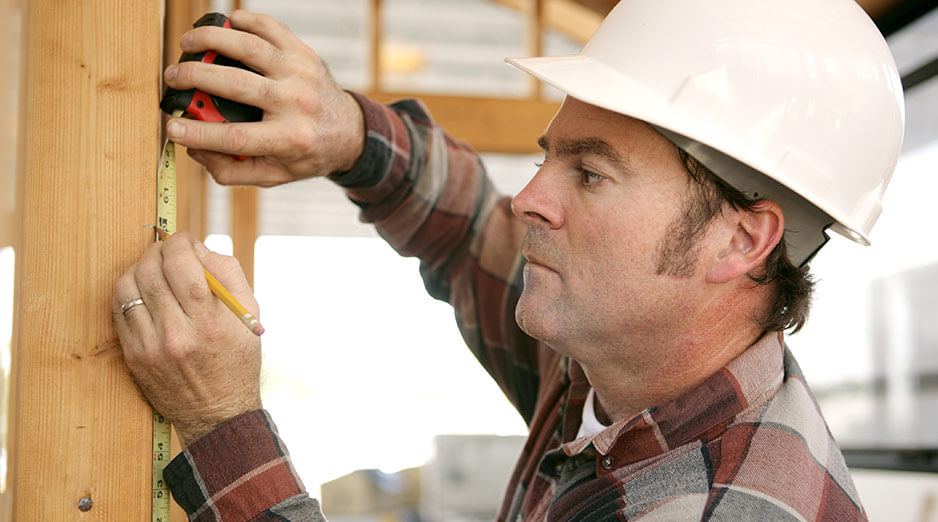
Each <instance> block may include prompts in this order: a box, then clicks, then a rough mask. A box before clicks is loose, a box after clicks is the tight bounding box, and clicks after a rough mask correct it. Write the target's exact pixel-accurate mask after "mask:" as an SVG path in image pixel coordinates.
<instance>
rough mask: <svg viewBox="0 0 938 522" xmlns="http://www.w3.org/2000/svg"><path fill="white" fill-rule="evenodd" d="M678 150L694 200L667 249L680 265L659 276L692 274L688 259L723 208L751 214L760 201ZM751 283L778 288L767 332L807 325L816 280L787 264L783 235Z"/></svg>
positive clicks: (765, 323) (752, 275)
mask: <svg viewBox="0 0 938 522" xmlns="http://www.w3.org/2000/svg"><path fill="white" fill-rule="evenodd" d="M675 148H676V149H677V153H678V157H679V158H680V160H681V163H682V164H683V165H684V168H685V169H686V170H687V173H688V175H689V176H690V179H691V180H693V181H694V182H695V183H694V188H693V189H692V191H691V197H690V198H689V201H687V202H686V203H685V209H684V212H683V216H684V217H683V218H682V219H681V220H680V221H679V222H677V223H675V224H674V225H672V227H674V229H673V230H671V232H672V233H674V234H675V237H676V240H675V241H673V242H672V241H669V242H668V243H669V246H668V247H667V248H665V249H664V250H663V254H664V255H668V256H670V257H672V258H673V259H674V260H677V262H674V263H672V262H671V261H668V263H665V262H664V260H663V259H662V264H661V265H659V272H662V273H664V272H667V273H670V274H673V275H680V274H681V270H682V269H683V270H687V267H688V266H691V267H692V266H693V262H692V261H691V264H690V265H688V260H692V259H694V258H696V252H695V251H694V246H693V245H694V244H696V240H697V238H698V237H699V236H700V235H701V234H702V233H703V232H704V231H705V230H706V227H707V225H708V224H709V223H710V222H711V221H712V220H713V218H714V217H716V215H717V214H718V213H719V212H721V211H722V208H723V204H724V203H728V204H730V205H732V206H733V208H735V209H741V210H745V211H752V209H753V207H754V205H755V204H756V203H757V202H758V200H754V199H751V198H749V197H747V196H746V195H744V194H743V193H742V192H740V191H738V190H736V189H735V188H733V187H731V186H729V185H728V184H726V182H724V181H723V180H722V179H720V178H719V177H718V176H717V175H716V174H714V173H713V172H712V171H711V170H710V169H708V168H707V167H705V166H703V165H701V164H700V162H698V161H697V160H696V159H695V158H694V157H693V156H691V155H690V154H688V153H687V152H685V151H684V150H682V149H680V148H677V147H675ZM672 243H673V244H672ZM679 252H685V253H686V254H679ZM691 269H692V268H691ZM749 279H751V280H752V281H753V282H754V283H755V284H757V285H771V286H772V287H773V289H774V292H773V298H772V302H771V303H770V305H769V309H768V311H767V312H766V314H765V317H763V318H762V319H761V321H760V322H761V324H762V327H763V328H764V329H765V330H766V331H780V330H787V329H789V328H791V329H792V333H795V332H797V331H798V330H800V329H801V327H803V326H804V323H805V321H807V319H808V311H809V309H810V307H811V294H812V292H813V290H814V279H813V278H812V277H811V274H810V273H808V267H807V265H805V266H802V267H800V268H799V267H796V266H795V265H793V264H792V262H791V260H789V259H788V254H787V247H786V245H785V236H784V234H783V235H782V239H781V240H780V241H779V242H778V244H777V245H775V248H774V249H773V250H772V252H771V253H769V255H768V257H767V258H766V260H765V264H764V265H763V267H762V268H761V269H760V270H758V271H754V272H752V273H750V274H749Z"/></svg>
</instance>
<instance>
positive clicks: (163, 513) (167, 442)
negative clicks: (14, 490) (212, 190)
mask: <svg viewBox="0 0 938 522" xmlns="http://www.w3.org/2000/svg"><path fill="white" fill-rule="evenodd" d="M180 114H181V111H180V113H177V114H174V115H173V116H176V117H178V116H179V115H180ZM156 197H157V201H156V224H157V226H159V227H160V228H162V229H163V230H165V231H166V232H169V233H170V234H174V233H175V232H176V145H175V144H174V143H173V142H172V141H170V140H166V143H165V144H164V145H163V151H162V152H161V153H160V166H159V171H158V173H157V192H156ZM171 443H172V426H170V424H169V422H167V420H166V418H165V417H163V416H162V415H160V414H159V412H157V411H156V410H154V411H153V467H152V470H153V501H152V508H151V513H152V520H153V522H169V488H168V487H167V485H166V482H165V481H164V480H163V470H164V469H165V468H166V464H167V463H169V459H170V457H171V456H172V455H171V452H172V444H171Z"/></svg>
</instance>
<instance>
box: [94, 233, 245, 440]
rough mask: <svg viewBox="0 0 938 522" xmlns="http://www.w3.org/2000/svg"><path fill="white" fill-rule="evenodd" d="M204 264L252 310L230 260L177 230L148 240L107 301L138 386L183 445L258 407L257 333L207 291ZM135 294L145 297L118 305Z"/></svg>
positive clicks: (241, 277)
mask: <svg viewBox="0 0 938 522" xmlns="http://www.w3.org/2000/svg"><path fill="white" fill-rule="evenodd" d="M203 266H204V267H205V269H207V270H208V271H209V272H210V273H211V274H212V275H214V276H215V278H216V279H218V281H219V282H221V283H222V285H224V286H225V287H226V288H227V289H228V290H229V291H230V292H231V294H232V295H233V296H234V297H235V298H236V299H238V301H240V302H241V303H242V304H243V305H244V306H245V308H247V309H248V310H249V311H250V312H251V313H253V314H255V315H256V314H257V303H256V301H255V300H254V297H253V296H252V294H251V290H250V288H249V286H248V284H247V281H246V280H245V277H244V273H243V272H242V271H241V267H240V265H239V264H238V262H237V260H235V259H234V258H232V257H227V256H222V255H220V254H216V253H213V252H209V251H208V249H206V248H205V246H204V245H202V243H201V242H198V241H194V240H193V239H192V237H191V236H190V235H188V234H186V233H184V232H182V233H179V234H176V235H174V236H172V237H170V238H168V239H167V240H166V241H164V242H163V243H155V244H153V245H151V246H150V247H149V248H147V250H146V251H145V252H144V254H143V256H142V257H141V258H140V260H139V261H138V262H137V263H136V264H135V265H134V266H132V267H131V268H130V270H128V271H127V272H126V273H125V274H124V275H122V276H121V277H120V278H119V279H118V280H117V286H116V289H115V292H114V300H113V303H112V306H111V307H112V315H113V319H114V326H115V327H116V329H117V334H118V336H119V337H120V342H121V347H122V348H123V351H124V360H125V361H126V362H127V366H128V367H129V368H130V371H131V373H132V374H133V377H134V380H135V381H136V383H137V386H138V387H139V388H140V390H141V391H142V392H143V394H144V396H146V398H147V400H149V401H150V404H152V405H153V408H155V409H156V411H158V412H160V413H161V414H163V416H165V417H166V418H167V419H169V420H170V421H171V422H172V423H173V424H174V425H175V427H176V432H177V433H178V434H179V437H180V439H182V440H181V442H182V444H183V446H184V447H185V446H187V445H188V444H189V443H191V442H193V441H195V440H196V439H198V438H199V437H201V436H202V435H204V434H206V433H208V432H209V431H211V430H213V429H214V428H215V427H216V426H218V425H219V424H221V423H223V422H225V421H227V420H229V419H231V418H234V417H236V416H238V415H240V414H242V413H245V412H247V411H251V410H255V409H258V408H260V407H261V400H260V366H261V357H260V339H258V338H257V336H255V335H254V334H253V333H251V332H250V331H249V330H248V329H247V328H245V327H244V325H243V324H242V323H241V321H240V320H238V319H237V318H236V317H235V315H234V314H233V313H231V311H230V310H229V309H228V308H227V307H225V305H224V304H222V303H221V301H219V300H218V299H217V298H216V297H215V296H214V294H212V292H211V290H209V288H208V285H207V283H206V282H205V273H204V272H203ZM136 298H142V299H143V301H144V304H143V305H138V306H134V307H132V308H129V309H127V310H126V311H123V312H122V311H121V304H123V303H128V302H130V301H133V300H134V299H136Z"/></svg>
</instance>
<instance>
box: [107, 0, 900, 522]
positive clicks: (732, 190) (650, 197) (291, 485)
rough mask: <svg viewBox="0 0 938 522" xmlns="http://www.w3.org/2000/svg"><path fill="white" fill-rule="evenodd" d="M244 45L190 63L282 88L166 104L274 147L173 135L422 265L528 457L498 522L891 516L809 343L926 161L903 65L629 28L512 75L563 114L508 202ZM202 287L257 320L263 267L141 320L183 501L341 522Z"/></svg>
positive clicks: (223, 177) (224, 136)
mask: <svg viewBox="0 0 938 522" xmlns="http://www.w3.org/2000/svg"><path fill="white" fill-rule="evenodd" d="M231 22H232V25H233V27H234V28H235V29H236V30H235V31H231V30H222V29H218V28H213V27H206V28H199V29H195V30H193V31H190V32H189V33H187V34H186V35H185V36H183V37H182V40H181V44H182V47H183V49H184V50H186V51H189V52H200V51H203V50H206V49H213V50H216V51H219V52H220V53H222V54H224V55H226V56H229V57H232V58H235V59H238V60H241V61H243V62H244V63H245V64H247V65H248V66H250V67H251V68H253V69H254V70H256V71H258V72H259V73H260V74H254V73H252V72H249V71H244V70H238V69H227V68H221V67H214V66H210V65H204V64H198V63H194V62H187V63H182V64H179V65H174V66H171V67H169V68H168V69H167V71H166V74H165V79H166V83H167V84H168V85H170V86H172V87H174V88H177V89H187V88H192V87H196V88H199V89H202V90H205V91H208V92H212V93H215V94H218V95H221V96H224V97H227V98H231V99H235V100H238V101H241V102H245V103H248V104H251V105H255V106H258V107H260V108H262V109H263V110H264V120H263V122H261V123H256V124H244V125H240V124H231V125H217V124H209V123H203V122H196V121H189V120H179V119H174V120H172V121H171V122H170V123H169V126H168V133H169V135H170V136H171V137H172V138H173V139H175V140H176V141H177V142H178V143H181V144H183V145H185V146H186V147H189V149H190V155H191V156H192V157H194V158H195V159H196V160H198V161H200V162H202V163H204V164H205V165H206V166H207V167H208V169H209V171H210V172H212V173H213V175H214V177H215V179H217V180H218V181H219V182H221V183H225V184H244V183H252V184H256V185H262V186H267V185H275V184H280V183H286V182H289V181H291V180H295V179H299V178H305V177H310V176H326V177H328V178H329V179H330V180H331V181H332V182H334V183H337V184H338V185H339V186H341V187H343V188H344V189H345V190H346V192H347V194H348V196H349V198H350V199H351V200H352V201H354V202H355V203H356V204H357V205H359V206H360V207H361V209H362V210H361V216H362V219H364V220H366V221H369V222H372V223H374V224H375V226H376V227H377V229H378V231H379V232H380V233H381V235H382V236H383V237H384V238H385V239H387V241H388V242H390V243H391V245H392V246H394V247H395V248H396V249H397V250H398V251H399V252H400V253H401V254H403V255H414V256H418V257H419V258H420V259H421V273H422V274H423V276H424V280H425V284H426V287H427V290H428V291H429V293H430V294H431V295H433V296H434V297H436V298H438V299H442V300H446V301H448V302H449V303H451V304H452V305H453V306H454V308H455V310H456V314H457V321H458V324H459V327H460V329H461V330H462V333H463V336H464V338H465V339H466V341H467V343H468V345H469V347H470V349H472V351H473V352H474V354H475V355H476V356H477V358H478V359H479V361H480V362H481V363H482V364H483V366H485V368H486V369H487V370H488V371H489V373H490V374H491V375H492V377H493V378H494V379H495V380H496V382H497V383H498V384H499V385H500V386H501V388H502V390H503V391H504V393H505V394H506V395H507V396H508V398H509V399H510V400H511V401H512V403H513V404H514V405H515V406H516V407H517V409H518V411H519V412H520V414H521V415H522V416H523V418H524V420H525V421H526V422H527V424H528V427H529V430H530V434H529V438H528V440H527V443H526V444H525V446H524V450H523V452H522V454H521V456H520V457H519V460H518V462H517V465H516V468H515V471H514V473H513V475H512V477H511V480H510V482H509V485H508V489H507V491H506V493H505V496H504V498H503V501H502V505H501V509H500V511H499V514H498V519H499V520H519V519H530V520H542V519H551V520H571V519H591V520H607V519H613V518H624V519H631V518H640V517H645V518H646V519H648V520H665V519H666V520H676V519H680V520H694V519H719V520H751V519H760V520H778V519H812V520H815V519H818V520H819V519H833V520H856V519H864V518H865V513H864V510H863V508H862V506H861V503H860V499H859V498H858V496H857V493H856V490H855V489H854V486H853V483H852V481H851V479H850V476H849V472H848V470H847V467H846V465H845V463H844V459H843V456H842V454H841V452H840V450H839V448H838V446H837V444H836V442H835V441H834V439H833V438H832V436H831V435H830V433H829V431H828V429H827V426H826V424H825V422H824V419H823V417H822V415H821V413H820V411H819V409H818V407H817V405H816V403H815V401H814V399H813V397H812V394H811V392H810V390H809V387H808V385H807V384H806V383H805V382H804V379H803V378H802V376H801V373H800V370H799V368H798V365H797V363H796V361H795V359H794V358H793V357H792V355H791V353H790V352H788V350H787V349H786V348H785V346H784V333H783V332H784V331H785V330H789V329H791V330H796V329H797V328H799V327H800V326H801V325H802V324H803V323H804V321H805V319H806V317H807V311H808V300H809V298H810V294H811V286H812V281H811V279H810V276H809V275H808V271H807V265H806V263H807V262H808V261H809V260H810V259H811V257H812V256H813V255H814V254H815V253H816V252H817V250H818V249H819V248H821V246H822V245H823V244H824V242H825V241H826V235H825V231H826V230H834V231H836V232H839V233H842V234H844V235H846V236H847V237H850V238H851V239H854V240H856V241H859V242H861V243H867V242H868V238H869V233H870V229H871V228H872V226H873V224H874V223H875V221H876V219H877V217H878V215H879V213H880V200H881V196H882V194H883V191H884V190H885V188H886V184H887V183H888V180H889V177H890V176H891V174H892V172H893V170H894V168H895V165H896V161H897V157H898V155H899V150H900V147H901V140H902V128H903V118H904V115H903V100H902V92H901V87H900V83H899V77H898V74H897V72H896V68H895V64H894V62H893V59H892V57H891V55H890V53H889V51H888V49H887V46H886V44H885V42H884V41H883V39H882V37H881V35H880V34H879V33H878V31H877V30H876V28H875V26H874V25H873V23H872V22H871V21H870V19H869V18H868V17H867V16H866V15H865V14H864V13H863V12H862V10H861V9H860V8H859V7H858V6H857V5H856V3H855V2H853V1H852V0H823V1H821V0H761V1H758V2H754V1H752V0H725V1H722V2H693V1H682V0H623V1H622V2H620V3H619V5H618V6H617V7H616V8H614V9H613V11H612V12H611V13H610V14H609V15H608V16H607V17H606V19H605V21H604V22H603V24H602V26H601V27H600V28H599V30H598V31H597V32H596V34H595V35H594V36H593V37H592V39H591V40H590V41H589V43H588V44H587V45H586V47H585V48H584V49H583V51H582V52H581V53H580V54H578V55H576V56H569V57H557V58H530V59H517V60H510V62H511V63H512V64H514V65H515V66H517V67H519V68H521V69H522V70H524V71H526V72H528V73H530V74H532V75H534V76H536V77H537V78H540V79H541V80H543V81H545V82H547V83H549V84H551V85H553V86H555V87H557V88H558V89H560V90H561V91H563V92H564V93H566V98H565V100H564V102H563V105H562V106H561V108H560V110H559V111H558V113H557V114H556V116H555V117H554V119H553V120H552V121H551V122H550V124H549V126H548V127H547V129H546V131H545V133H544V135H543V137H542V138H541V139H540V145H541V147H542V148H543V149H544V161H543V163H542V164H540V167H539V170H538V172H537V174H536V175H535V176H534V178H533V179H532V180H531V181H530V183H529V184H528V185H527V187H525V188H524V189H523V190H522V191H521V192H520V193H519V194H518V195H517V196H516V197H514V198H513V199H511V200H509V199H508V198H504V197H499V196H498V195H496V194H495V192H494V189H493V188H492V185H491V184H490V183H489V182H488V180H487V178H486V177H485V172H484V170H483V168H482V166H481V164H480V162H479V161H478V158H477V156H476V155H475V153H474V152H472V151H471V150H470V149H469V148H468V147H466V146H465V145H463V144H461V143H459V142H457V141H455V140H453V139H451V138H449V137H448V136H446V134H445V133H444V132H443V131H442V129H440V128H439V127H437V126H436V125H435V124H434V123H433V121H432V119H431V118H430V115H429V114H427V112H426V111H425V110H424V108H423V107H422V105H420V104H419V103H418V102H415V101H402V102H399V103H396V104H393V105H391V106H383V105H379V104H377V103H375V102H373V101H371V100H369V99H367V98H366V97H364V96H361V95H359V94H354V93H348V92H345V91H342V90H341V89H339V88H338V87H337V86H336V85H335V84H334V82H333V81H332V80H331V78H330V77H329V75H328V73H327V71H326V69H325V67H324V65H323V64H322V62H321V61H320V59H319V58H318V56H317V55H316V54H315V53H314V52H313V51H312V50H310V49H309V48H307V47H306V46H305V45H304V44H302V43H301V42H300V41H299V40H298V39H297V38H296V37H295V36H294V35H293V34H291V33H290V32H289V31H288V30H287V29H286V28H285V27H283V26H282V25H281V24H279V23H278V22H276V21H274V20H273V19H271V18H270V17H267V16H262V15H257V14H252V13H249V12H244V11H237V12H235V13H234V14H232V16H231ZM229 154H238V155H247V156H251V157H252V159H248V160H246V161H236V160H234V159H233V158H232V157H231V156H228V155H229ZM203 265H204V266H206V267H207V268H208V269H209V270H210V271H212V272H215V273H216V277H217V278H218V279H219V280H221V282H222V283H223V284H225V285H226V286H228V287H229V288H230V289H231V290H232V293H233V294H235V296H236V297H238V298H239V299H240V300H241V301H242V302H244V303H245V304H246V305H247V306H248V308H249V309H251V311H253V312H256V311H257V308H256V304H255V303H254V300H253V298H252V296H251V294H250V290H249V288H248V286H247V284H246V283H245V282H244V278H243V275H241V273H240V271H239V269H238V268H237V266H236V263H234V262H233V261H232V260H231V259H230V258H224V256H219V255H217V254H213V253H210V252H208V251H207V250H205V248H204V247H203V246H202V245H201V244H200V243H198V242H197V241H194V240H193V239H192V238H191V237H190V236H187V235H185V234H177V235H176V236H174V237H173V238H171V239H169V240H168V241H167V242H165V243H164V244H163V245H162V246H160V245H154V246H153V247H151V248H150V249H149V250H148V251H147V252H146V253H144V255H143V257H142V258H141V260H140V262H139V263H138V264H137V265H135V266H134V267H133V268H132V269H131V270H129V271H128V273H127V274H125V275H124V276H123V277H122V278H121V279H120V280H119V281H118V285H117V289H116V294H115V299H114V318H115V323H116V326H117V330H118V333H119V334H120V339H121V344H122V346H123V349H124V354H125V359H126V361H127V364H128V366H129V367H130V369H131V371H132V372H133V374H134V377H135V379H136V381H137V382H138V384H139V386H140V388H141V389H142V391H143V393H144V394H145V395H146V396H147V398H148V399H149V400H150V402H151V403H152V404H153V406H154V407H155V408H156V409H157V410H159V411H161V412H163V413H164V415H166V416H167V417H168V418H169V419H170V420H172V421H173V423H174V424H175V425H176V428H177V430H178V432H179V434H180V436H181V438H182V442H183V445H184V446H186V450H185V451H184V452H183V453H182V454H181V455H180V456H179V457H177V458H176V459H175V460H174V461H173V462H172V463H171V464H170V466H169V467H168V468H167V470H166V473H165V477H166V479H167V481H168V482H169V483H170V484H171V487H172V490H173V494H174V497H175V498H176V500H177V502H179V503H180V504H181V505H182V507H183V508H185V509H186V510H187V511H188V512H189V514H190V516H193V517H194V518H195V519H198V520H204V519H215V518H220V519H229V518H230V519H239V518H245V519H247V518H253V517H257V519H275V518H276V519H282V518H286V519H291V520H293V519H304V520H318V519H321V513H320V510H319V505H318V503H317V502H316V501H315V500H313V499H310V498H309V497H308V496H307V494H306V493H305V490H304V489H303V487H302V483H301V482H300V480H299V478H298V477H297V476H296V473H295V471H294V470H293V469H292V467H291V465H290V462H289V459H288V458H287V452H286V449H285V447H284V445H283V443H282V441H280V439H279V437H278V436H277V432H276V429H275V428H274V423H273V420H272V419H271V418H270V416H269V414H267V413H266V412H265V411H264V410H263V409H262V407H261V403H260V399H259V392H258V387H259V385H258V374H259V353H260V352H259V350H260V343H259V341H258V339H257V338H255V337H254V336H253V335H252V334H251V333H250V332H247V330H246V329H245V328H244V327H243V326H242V325H241V324H240V323H238V321H237V320H236V319H235V318H234V317H232V314H230V313H229V312H227V310H225V309H224V308H223V307H222V306H221V305H220V304H219V303H217V302H215V300H213V299H212V298H211V294H210V293H209V292H208V289H207V288H206V287H205V286H204V283H203V281H204V279H203V278H202V275H201V266H203ZM138 298H139V299H141V300H142V303H143V306H134V305H133V304H132V303H135V302H136V301H135V300H137V299H138ZM121 305H125V306H124V310H123V311H122V310H121ZM818 349H823V347H818ZM401 357H402V358H406V357H407V354H406V353H401ZM324 425H325V426H330V427H329V428H327V429H337V428H335V425H334V424H329V423H324ZM401 428H402V429H406V426H405V427H401ZM384 429H387V427H377V426H376V427H375V439H376V442H375V443H376V444H381V438H380V435H381V433H382V430H384ZM387 450H388V451H394V448H393V447H389V448H387Z"/></svg>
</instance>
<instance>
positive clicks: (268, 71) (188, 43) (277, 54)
mask: <svg viewBox="0 0 938 522" xmlns="http://www.w3.org/2000/svg"><path fill="white" fill-rule="evenodd" d="M179 46H180V47H181V48H182V50H183V51H186V52H188V53H193V54H197V53H201V52H202V51H216V52H217V53H218V54H221V55H223V56H226V57H228V58H232V59H234V60H237V61H239V62H241V63H243V64H244V65H247V66H248V67H250V68H251V69H254V70H255V71H257V72H259V73H261V74H263V75H264V76H275V75H276V73H277V72H278V70H277V66H278V65H280V63H281V62H282V61H283V51H282V50H280V48H278V47H277V46H275V45H274V44H272V43H271V42H269V41H267V40H265V39H263V38H261V37H260V36H257V35H255V34H251V33H247V32H244V31H238V30H235V29H225V28H223V27H215V26H203V27H196V28H195V29H192V30H190V31H189V32H187V33H185V34H183V35H182V37H181V38H180V39H179Z"/></svg>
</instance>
